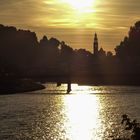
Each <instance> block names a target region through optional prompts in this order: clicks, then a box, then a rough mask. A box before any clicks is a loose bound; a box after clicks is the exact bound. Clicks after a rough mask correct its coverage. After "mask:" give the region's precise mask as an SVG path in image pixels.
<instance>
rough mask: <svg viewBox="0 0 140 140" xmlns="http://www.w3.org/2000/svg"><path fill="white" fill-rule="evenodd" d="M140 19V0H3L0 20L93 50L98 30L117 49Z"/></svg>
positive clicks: (103, 42) (103, 41)
mask: <svg viewBox="0 0 140 140" xmlns="http://www.w3.org/2000/svg"><path fill="white" fill-rule="evenodd" d="M138 20H140V1H139V0H22V1H19V0H0V24H4V25H14V26H16V27H18V28H22V29H30V30H32V31H35V32H36V33H37V35H38V38H41V37H42V36H43V35H47V36H48V37H52V36H53V37H56V38H58V39H59V40H64V41H65V42H66V43H67V44H68V45H70V46H71V47H73V48H85V49H87V50H90V51H92V42H93V34H94V32H97V34H98V36H99V43H100V47H101V46H102V47H103V48H104V49H105V50H111V51H113V50H114V48H115V46H116V45H118V44H119V42H120V41H121V40H122V39H123V37H124V36H125V35H127V33H128V31H129V27H130V26H131V25H133V24H134V23H135V22H136V21H138Z"/></svg>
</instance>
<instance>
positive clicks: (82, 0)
mask: <svg viewBox="0 0 140 140" xmlns="http://www.w3.org/2000/svg"><path fill="white" fill-rule="evenodd" d="M65 2H67V3H68V4H70V5H71V6H72V7H73V8H74V9H77V10H80V11H82V10H90V9H91V7H92V6H93V5H94V2H95V0H65Z"/></svg>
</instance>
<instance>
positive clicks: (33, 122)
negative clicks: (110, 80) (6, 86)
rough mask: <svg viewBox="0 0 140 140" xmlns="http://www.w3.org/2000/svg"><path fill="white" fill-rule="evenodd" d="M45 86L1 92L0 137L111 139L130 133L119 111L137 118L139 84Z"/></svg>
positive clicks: (139, 114) (10, 139)
mask: <svg viewBox="0 0 140 140" xmlns="http://www.w3.org/2000/svg"><path fill="white" fill-rule="evenodd" d="M45 86H46V89H44V90H41V91H34V92H28V93H22V94H13V95H0V140H112V139H113V138H117V137H119V136H121V137H123V136H129V133H128V132H125V131H124V129H123V126H122V125H121V116H122V114H128V115H129V116H130V117H131V118H132V119H137V120H138V121H140V87H135V86H78V85H77V84H72V91H71V93H70V94H66V85H65V84H63V85H62V86H61V87H56V84H51V83H49V84H45Z"/></svg>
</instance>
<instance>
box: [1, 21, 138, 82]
mask: <svg viewBox="0 0 140 140" xmlns="http://www.w3.org/2000/svg"><path fill="white" fill-rule="evenodd" d="M139 62H140V21H138V22H136V23H135V24H134V26H132V27H130V31H129V33H128V36H126V37H124V39H123V41H121V42H120V44H119V45H118V46H116V47H115V54H114V55H113V54H112V53H111V52H105V51H103V50H101V51H100V54H99V55H98V56H96V57H95V56H94V54H92V53H91V52H89V51H87V50H85V49H78V50H77V49H76V50H74V49H73V48H72V47H70V46H68V45H67V44H66V43H65V42H64V41H59V40H58V39H56V38H53V37H52V38H50V39H48V38H47V36H44V37H43V38H42V39H41V40H39V41H38V39H37V36H36V33H34V32H31V31H29V30H21V29H17V28H15V27H8V26H4V25H0V77H5V76H7V77H10V76H13V77H23V78H28V77H57V76H59V77H65V76H70V77H88V78H87V79H90V80H92V77H94V80H95V81H96V82H97V81H98V82H99V83H100V82H105V81H109V82H110V83H111V82H114V81H119V82H124V81H129V83H130V82H131V83H136V82H137V83H140V81H139V79H138V78H137V77H138V75H140V63H139ZM77 79H78V78H77ZM120 79H121V80H120ZM84 80H85V78H84Z"/></svg>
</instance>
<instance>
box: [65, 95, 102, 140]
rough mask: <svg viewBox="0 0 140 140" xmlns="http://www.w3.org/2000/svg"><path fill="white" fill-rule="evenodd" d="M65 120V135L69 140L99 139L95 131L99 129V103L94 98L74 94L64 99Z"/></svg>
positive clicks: (97, 99)
mask: <svg viewBox="0 0 140 140" xmlns="http://www.w3.org/2000/svg"><path fill="white" fill-rule="evenodd" d="M64 106H65V113H66V117H67V120H66V121H65V125H66V128H67V131H66V135H67V136H68V138H69V139H70V140H92V139H93V138H94V140H95V139H99V135H98V134H97V130H99V129H100V127H101V125H100V124H101V122H100V121H101V120H100V117H99V115H100V114H99V106H100V101H99V98H96V96H94V97H91V95H81V94H76V95H74V96H71V97H69V96H67V97H66V98H64Z"/></svg>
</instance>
